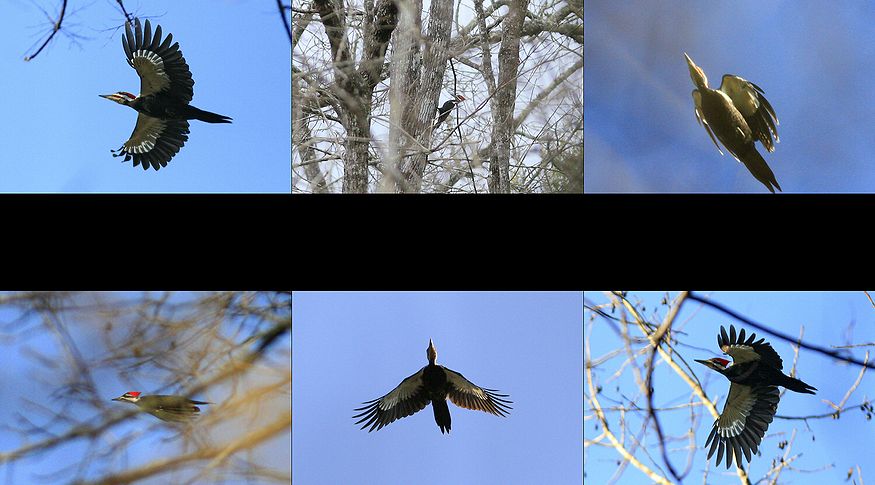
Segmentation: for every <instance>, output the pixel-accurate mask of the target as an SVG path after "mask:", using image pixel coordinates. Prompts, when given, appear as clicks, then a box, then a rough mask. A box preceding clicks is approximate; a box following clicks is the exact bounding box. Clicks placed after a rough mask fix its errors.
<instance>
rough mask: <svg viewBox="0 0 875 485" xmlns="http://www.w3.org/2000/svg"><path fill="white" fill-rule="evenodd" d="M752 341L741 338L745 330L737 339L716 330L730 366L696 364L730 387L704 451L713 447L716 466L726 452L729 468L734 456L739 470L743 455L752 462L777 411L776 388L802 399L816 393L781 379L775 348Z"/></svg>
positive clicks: (789, 379)
mask: <svg viewBox="0 0 875 485" xmlns="http://www.w3.org/2000/svg"><path fill="white" fill-rule="evenodd" d="M755 339H756V334H751V335H750V337H748V338H747V339H745V332H744V329H742V330H741V332H740V333H739V334H738V335H736V333H735V327H734V326H732V325H730V327H729V334H728V335H727V333H726V329H725V328H723V327H720V334H719V335H717V345H718V346H719V347H720V349H721V350H722V351H723V352H724V353H726V354H729V355H730V356H732V359H733V362H732V363H730V362H729V361H728V360H726V359H721V358H719V357H715V358H713V359H708V360H696V362H699V363H700V364H704V365H705V366H707V367H709V368H710V369H713V370H715V371H717V372H719V373H721V374H723V375H724V376H726V378H727V379H729V381H730V383H731V384H730V386H729V395H728V396H727V397H726V403H725V404H724V405H723V411H722V412H721V413H720V417H719V418H717V420H716V421H715V422H714V426H713V427H712V429H711V433H710V434H709V435H708V440H707V441H706V442H705V447H706V448H707V447H708V445H709V444H710V446H711V447H710V449H709V451H708V459H709V460H710V459H711V456H712V455H714V452H715V451H717V463H718V464H719V463H720V461H721V459H722V458H723V453H724V452H725V453H726V468H727V469H728V468H729V466H730V464H731V463H732V456H733V455H735V461H736V465H737V466H738V467H739V468H741V457H742V454H743V455H744V457H745V458H747V461H748V462H750V460H751V456H752V454H753V453H756V452H757V450H758V449H759V445H760V443H761V442H762V440H763V436H765V433H766V431H767V430H768V429H769V423H771V422H772V419H773V418H774V417H775V413H776V412H777V409H778V400H779V399H780V394H779V392H778V387H777V386H782V387H785V388H787V389H788V390H791V391H794V392H799V393H804V394H814V391H816V390H817V389H815V388H814V387H812V386H810V385H808V384H806V383H805V382H802V381H801V380H799V379H796V378H793V377H790V376H787V375H785V374H784V373H783V372H782V369H783V362H782V361H781V357H780V356H779V355H778V353H777V352H775V349H773V348H772V346H771V345H770V344H769V343H767V342H765V339H759V340H755Z"/></svg>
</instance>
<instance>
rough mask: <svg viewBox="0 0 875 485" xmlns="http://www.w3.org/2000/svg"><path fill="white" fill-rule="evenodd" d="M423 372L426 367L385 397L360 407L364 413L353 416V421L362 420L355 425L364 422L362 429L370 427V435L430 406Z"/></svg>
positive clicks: (359, 409)
mask: <svg viewBox="0 0 875 485" xmlns="http://www.w3.org/2000/svg"><path fill="white" fill-rule="evenodd" d="M423 370H425V368H424V367H423V368H422V369H420V370H419V372H417V373H415V374H413V375H412V376H410V377H408V378H407V379H404V380H403V381H401V384H398V387H396V388H395V389H392V391H390V392H389V393H388V394H386V395H385V396H383V397H381V398H379V399H374V400H373V401H368V402H365V403H362V404H365V405H366V406H364V407H360V408H358V409H356V411H363V412H362V413H360V414H357V415H355V416H353V419H355V418H362V419H360V420H358V421H356V423H355V424H361V423H362V422H364V423H365V424H364V425H363V426H362V427H361V429H365V428H367V427H368V426H370V427H371V429H369V430H368V433H370V432H371V431H373V430H375V429H377V430H379V429H381V428H382V427H383V426H386V425H387V424H389V423H391V422H393V421H396V420H398V419H401V418H403V417H406V416H410V415H411V414H413V413H415V412H417V411H420V410H422V409H423V408H425V407H426V406H428V403H430V402H431V400H430V399H429V397H428V392H427V391H426V390H425V387H424V386H423V383H422V372H423Z"/></svg>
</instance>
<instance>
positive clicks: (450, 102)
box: [432, 94, 465, 129]
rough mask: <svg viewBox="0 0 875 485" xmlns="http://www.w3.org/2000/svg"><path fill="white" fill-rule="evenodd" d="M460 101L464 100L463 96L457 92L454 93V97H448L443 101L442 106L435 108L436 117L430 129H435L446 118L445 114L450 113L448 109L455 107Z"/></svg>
mask: <svg viewBox="0 0 875 485" xmlns="http://www.w3.org/2000/svg"><path fill="white" fill-rule="evenodd" d="M462 101H465V97H464V96H462V95H461V94H458V95H456V99H450V100H448V101H447V102H446V103H444V105H443V106H441V107H440V108H437V114H438V119H437V123H435V124H434V127H432V129H435V128H437V127H438V126H440V124H441V123H443V122H444V120H446V119H447V116H449V115H450V111H452V110H453V108H455V107H456V105H457V104H459V103H461V102H462Z"/></svg>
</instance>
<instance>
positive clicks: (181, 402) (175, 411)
mask: <svg viewBox="0 0 875 485" xmlns="http://www.w3.org/2000/svg"><path fill="white" fill-rule="evenodd" d="M141 394H142V393H140V392H135V391H131V392H126V393H124V394H122V395H121V396H119V397H117V398H115V399H113V401H124V402H129V403H132V404H136V405H137V407H138V408H140V410H142V411H143V412H146V413H149V414H151V415H152V416H155V417H156V418H158V419H161V420H163V421H182V422H184V421H189V420H191V419H192V418H195V417H197V416H199V413H200V408H199V407H197V406H195V404H212V403H210V402H205V401H192V400H191V399H187V398H184V397H182V396H167V395H154V396H141Z"/></svg>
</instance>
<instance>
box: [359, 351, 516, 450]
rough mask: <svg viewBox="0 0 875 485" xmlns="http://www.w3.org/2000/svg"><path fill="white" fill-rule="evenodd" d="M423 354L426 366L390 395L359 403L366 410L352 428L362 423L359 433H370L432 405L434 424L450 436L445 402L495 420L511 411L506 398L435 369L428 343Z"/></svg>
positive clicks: (437, 367) (453, 372) (440, 369)
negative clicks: (488, 415) (486, 415)
mask: <svg viewBox="0 0 875 485" xmlns="http://www.w3.org/2000/svg"><path fill="white" fill-rule="evenodd" d="M425 353H426V356H427V357H428V365H427V366H425V367H423V368H422V369H419V371H418V372H416V373H415V374H413V375H412V376H410V377H408V378H407V379H404V380H403V381H401V384H398V387H396V388H395V389H392V391H391V392H390V393H389V394H386V395H385V396H383V397H381V398H379V399H374V400H373V401H368V402H365V403H362V404H365V406H364V407H361V408H358V409H356V411H363V412H362V413H360V414H357V415H355V416H353V419H355V418H361V419H360V420H359V421H357V422H356V423H355V424H361V423H365V424H364V425H363V426H362V427H361V429H365V428H367V427H368V426H370V427H371V429H369V430H368V432H369V433H370V432H371V431H373V430H375V429H377V430H379V429H381V428H382V427H383V426H386V425H387V424H389V423H391V422H393V421H395V420H398V419H401V418H404V417H407V416H410V415H412V414H413V413H415V412H417V411H420V410H422V409H424V408H425V407H426V406H428V404H429V403H431V407H432V409H433V410H434V420H435V422H436V423H437V425H438V427H439V428H440V429H441V434H443V433H449V432H450V409H449V407H447V398H449V399H450V401H453V404H455V405H456V406H459V407H463V408H465V409H474V410H479V411H486V412H487V413H491V414H494V415H496V416H502V417H503V416H506V415H507V414H508V413H509V410H510V409H512V408H511V407H510V406H508V404H512V403H513V401H508V400H505V399H502V398H505V397H509V396H508V395H506V394H497V391H496V390H495V389H486V388H482V387H479V386H476V385H474V383H473V382H471V381H469V380H468V379H465V377H464V376H463V375H462V374H459V373H458V372H456V371H454V370H450V369H447V368H446V367H444V366H442V365H436V364H435V360H436V359H437V350H436V349H435V348H434V343H432V341H431V339H429V340H428V348H427V349H426V351H425Z"/></svg>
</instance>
